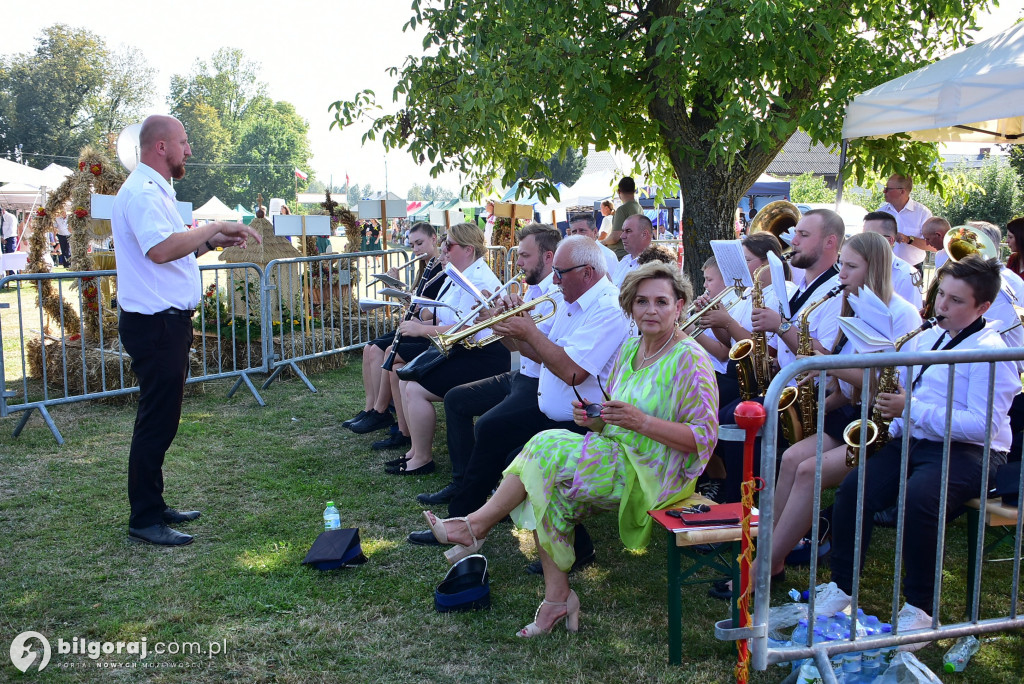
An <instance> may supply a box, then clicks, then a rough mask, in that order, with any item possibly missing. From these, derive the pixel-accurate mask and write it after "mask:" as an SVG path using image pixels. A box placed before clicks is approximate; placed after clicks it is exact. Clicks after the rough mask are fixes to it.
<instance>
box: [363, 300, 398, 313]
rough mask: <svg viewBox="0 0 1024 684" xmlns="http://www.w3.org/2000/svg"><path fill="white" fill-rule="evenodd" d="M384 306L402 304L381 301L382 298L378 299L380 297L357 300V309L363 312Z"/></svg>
mask: <svg viewBox="0 0 1024 684" xmlns="http://www.w3.org/2000/svg"><path fill="white" fill-rule="evenodd" d="M384 306H402V305H401V303H399V302H386V301H383V300H380V299H360V300H359V310H360V311H363V312H366V311H373V310H374V309H379V308H381V307H384Z"/></svg>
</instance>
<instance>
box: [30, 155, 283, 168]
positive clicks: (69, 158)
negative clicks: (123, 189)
mask: <svg viewBox="0 0 1024 684" xmlns="http://www.w3.org/2000/svg"><path fill="white" fill-rule="evenodd" d="M22 156H25V157H46V158H47V159H68V160H70V161H77V160H78V157H69V156H66V155H61V154H43V153H41V152H22ZM187 165H188V166H199V167H207V168H263V169H269V168H274V167H275V166H284V167H288V166H291V167H294V166H295V164H294V163H291V162H286V163H281V164H273V163H266V164H227V163H223V164H211V163H204V162H187Z"/></svg>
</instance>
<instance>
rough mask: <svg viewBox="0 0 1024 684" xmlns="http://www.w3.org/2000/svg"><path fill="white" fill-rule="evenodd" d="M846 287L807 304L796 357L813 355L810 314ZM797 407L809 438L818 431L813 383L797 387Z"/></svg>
mask: <svg viewBox="0 0 1024 684" xmlns="http://www.w3.org/2000/svg"><path fill="white" fill-rule="evenodd" d="M844 287H846V285H836V286H835V287H833V288H832V289H831V290H829V291H828V293H827V294H826V295H825V296H824V297H822V298H821V299H819V300H817V301H815V302H812V303H810V304H808V305H807V306H806V307H805V308H804V310H803V311H802V312H801V313H800V341H799V343H798V344H797V348H796V354H797V356H810V355H811V354H813V353H814V347H813V346H811V312H813V311H814V310H815V309H817V308H818V307H819V306H821V305H822V304H824V303H825V302H827V301H828V300H830V299H832V298H833V297H835V296H836V295H837V294H839V293H840V292H842V291H843V288H844ZM797 406H798V407H799V409H800V426H801V428H802V431H801V432H802V433H803V436H804V437H810V436H811V435H813V434H814V433H816V432H817V431H818V421H817V416H818V391H817V390H816V389H815V387H814V383H813V382H805V383H802V384H800V385H798V386H797Z"/></svg>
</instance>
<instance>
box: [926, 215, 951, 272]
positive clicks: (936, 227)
mask: <svg viewBox="0 0 1024 684" xmlns="http://www.w3.org/2000/svg"><path fill="white" fill-rule="evenodd" d="M949 229H950V225H949V221H947V220H946V219H944V218H942V217H941V216H932V217H931V218H929V219H927V220H925V222H924V225H922V226H921V235H922V237H924V239H925V242H927V243H928V246H929V247H931V249H932V251H934V252H935V268H937V269H938V268H941V266H942V264H944V263H946V260H947V259H949V255H948V254H946V250H945V249H943V247H942V243H943V240H945V238H946V233H948V232H949Z"/></svg>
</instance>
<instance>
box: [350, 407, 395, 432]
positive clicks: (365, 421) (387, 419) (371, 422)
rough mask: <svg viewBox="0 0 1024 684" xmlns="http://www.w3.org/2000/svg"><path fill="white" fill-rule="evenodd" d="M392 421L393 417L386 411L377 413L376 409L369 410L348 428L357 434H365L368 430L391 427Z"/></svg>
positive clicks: (393, 420) (373, 430)
mask: <svg viewBox="0 0 1024 684" xmlns="http://www.w3.org/2000/svg"><path fill="white" fill-rule="evenodd" d="M394 422H395V419H394V418H393V417H392V416H391V414H390V413H388V412H387V411H385V412H384V413H377V412H376V411H372V410H371V411H370V412H369V413H367V414H366V415H365V416H363V417H362V418H360V419H359V420H357V421H356V422H354V423H352V424H351V425H349V426H348V429H349V430H351V431H352V432H354V433H356V434H357V435H365V434H366V433H368V432H375V431H376V430H383V429H384V428H387V427H391V426H392V425H393V424H394Z"/></svg>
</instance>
